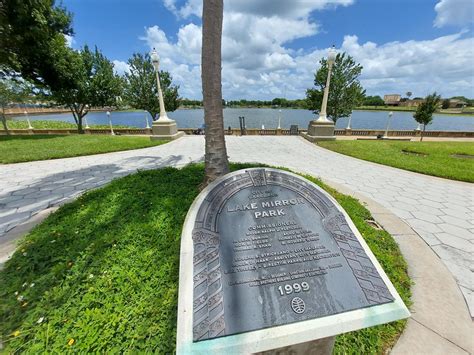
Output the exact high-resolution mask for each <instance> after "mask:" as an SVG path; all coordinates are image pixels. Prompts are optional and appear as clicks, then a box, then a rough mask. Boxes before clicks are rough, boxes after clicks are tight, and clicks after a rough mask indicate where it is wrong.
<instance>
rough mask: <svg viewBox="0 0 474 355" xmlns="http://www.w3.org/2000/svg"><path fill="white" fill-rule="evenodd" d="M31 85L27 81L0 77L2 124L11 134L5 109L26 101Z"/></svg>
mask: <svg viewBox="0 0 474 355" xmlns="http://www.w3.org/2000/svg"><path fill="white" fill-rule="evenodd" d="M28 91H29V87H28V85H27V84H26V83H25V82H21V81H18V80H14V79H11V78H6V77H2V78H1V79H0V109H1V116H2V125H3V129H4V130H5V132H6V133H7V134H8V135H9V134H10V131H9V130H8V124H7V116H6V113H5V110H6V109H7V108H8V106H9V105H10V104H13V103H19V102H22V101H24V100H25V99H26V98H27V96H28Z"/></svg>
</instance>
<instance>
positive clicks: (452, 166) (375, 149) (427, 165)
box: [318, 141, 474, 182]
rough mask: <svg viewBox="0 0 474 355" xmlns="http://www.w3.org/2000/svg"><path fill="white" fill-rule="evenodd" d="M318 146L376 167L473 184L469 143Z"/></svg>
mask: <svg viewBox="0 0 474 355" xmlns="http://www.w3.org/2000/svg"><path fill="white" fill-rule="evenodd" d="M318 144H319V145H320V146H321V147H324V148H327V149H330V150H333V151H335V152H338V153H342V154H346V155H350V156H352V157H356V158H359V159H364V160H368V161H372V162H374V163H379V164H384V165H389V166H393V167H395V168H400V169H405V170H410V171H415V172H417V173H422V174H427V175H433V176H438V177H442V178H447V179H452V180H460V181H468V182H474V159H473V158H472V157H474V144H473V143H470V142H395V141H393V142H389V141H333V142H319V143H318Z"/></svg>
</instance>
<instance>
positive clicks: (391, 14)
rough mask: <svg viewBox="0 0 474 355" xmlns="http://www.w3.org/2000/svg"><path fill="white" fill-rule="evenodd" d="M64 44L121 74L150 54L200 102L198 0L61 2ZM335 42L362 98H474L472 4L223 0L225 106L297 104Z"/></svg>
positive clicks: (451, 0) (449, 0) (453, 0)
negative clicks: (98, 54)
mask: <svg viewBox="0 0 474 355" xmlns="http://www.w3.org/2000/svg"><path fill="white" fill-rule="evenodd" d="M62 3H63V5H64V6H65V7H66V8H67V9H68V10H69V11H71V12H72V13H73V28H74V36H73V37H71V38H68V42H69V44H70V46H71V47H73V48H75V49H79V48H81V47H82V46H84V45H85V44H87V45H89V46H97V47H98V48H99V49H100V50H101V51H102V52H103V53H104V54H105V55H106V56H107V57H108V58H109V59H110V60H112V61H113V62H114V64H115V70H116V72H117V73H120V74H123V73H124V72H125V71H127V70H128V65H127V60H128V59H129V58H130V57H131V55H132V53H134V52H141V53H145V52H149V51H150V50H151V49H152V48H156V50H157V51H158V53H159V55H160V58H161V69H163V70H166V71H169V72H170V73H171V75H172V77H173V81H174V83H175V84H178V85H179V86H180V89H179V93H180V96H181V97H184V98H189V99H201V98H202V88H201V70H200V63H201V37H202V33H201V16H202V0H100V1H97V0H63V2H62ZM332 45H334V46H335V47H336V50H337V51H339V52H347V53H348V54H349V55H351V56H353V57H354V59H355V60H356V61H357V62H359V63H361V65H362V66H363V70H362V75H361V77H360V80H361V83H362V86H363V87H364V88H365V89H366V93H367V95H380V96H383V95H384V94H392V93H398V94H401V95H404V94H405V93H406V92H407V91H410V92H412V93H413V97H417V96H418V97H424V96H426V95H427V94H430V93H432V92H433V91H437V92H438V93H440V94H441V95H442V96H443V97H451V96H457V95H463V96H466V97H470V98H473V97H474V0H224V24H223V38H222V85H223V97H224V99H226V100H235V99H241V98H245V99H255V100H270V99H273V98H275V97H286V98H289V99H297V98H304V97H305V92H306V89H308V88H310V87H312V86H313V81H314V73H315V72H316V70H317V69H318V68H319V61H320V59H321V58H322V57H324V56H326V55H327V52H328V49H329V48H330V47H331V46H332Z"/></svg>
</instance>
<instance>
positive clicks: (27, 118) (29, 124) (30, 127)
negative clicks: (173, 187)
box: [23, 110, 33, 129]
mask: <svg viewBox="0 0 474 355" xmlns="http://www.w3.org/2000/svg"><path fill="white" fill-rule="evenodd" d="M23 114H24V115H25V117H26V121H27V122H28V129H33V126H32V125H31V122H30V118H29V117H28V112H27V111H26V110H25V111H23Z"/></svg>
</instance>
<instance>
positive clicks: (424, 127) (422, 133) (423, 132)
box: [420, 124, 426, 142]
mask: <svg viewBox="0 0 474 355" xmlns="http://www.w3.org/2000/svg"><path fill="white" fill-rule="evenodd" d="M425 130H426V124H423V130H422V131H421V137H420V142H423V135H424V134H425Z"/></svg>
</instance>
